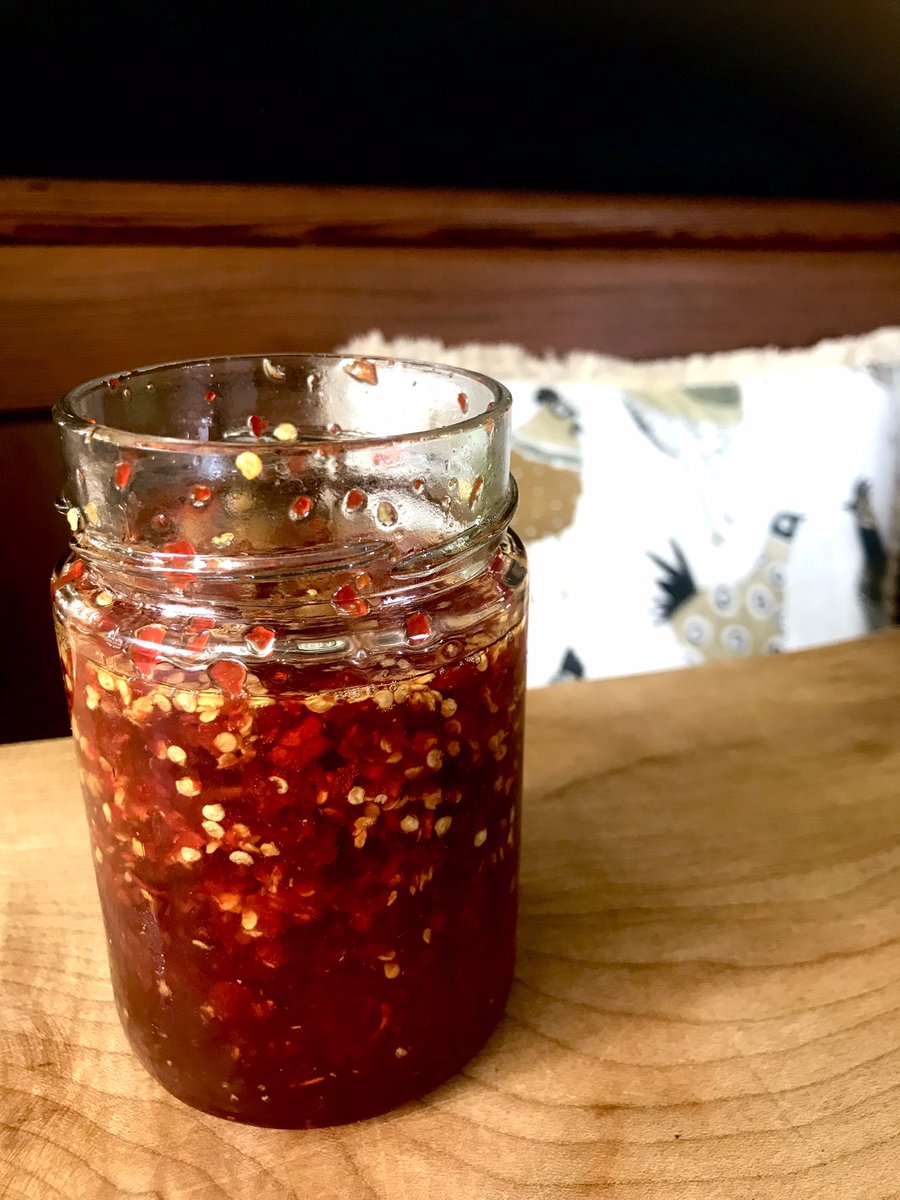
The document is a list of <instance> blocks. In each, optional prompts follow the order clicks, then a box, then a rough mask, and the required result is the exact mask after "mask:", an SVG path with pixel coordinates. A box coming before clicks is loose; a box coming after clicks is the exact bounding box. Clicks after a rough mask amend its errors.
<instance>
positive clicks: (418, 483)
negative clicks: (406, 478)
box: [413, 479, 425, 492]
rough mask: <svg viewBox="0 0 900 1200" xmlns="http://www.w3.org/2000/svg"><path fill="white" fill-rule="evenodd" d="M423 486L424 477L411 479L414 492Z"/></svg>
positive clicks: (420, 489) (419, 490)
mask: <svg viewBox="0 0 900 1200" xmlns="http://www.w3.org/2000/svg"><path fill="white" fill-rule="evenodd" d="M424 487H425V480H424V479H414V480H413V491H414V492H421V491H422V490H423V489H424Z"/></svg>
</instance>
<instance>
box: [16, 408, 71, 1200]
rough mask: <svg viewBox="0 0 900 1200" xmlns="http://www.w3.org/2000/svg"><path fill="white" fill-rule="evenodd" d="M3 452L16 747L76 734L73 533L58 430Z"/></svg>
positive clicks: (27, 437) (23, 438) (30, 432)
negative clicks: (60, 574) (65, 559)
mask: <svg viewBox="0 0 900 1200" xmlns="http://www.w3.org/2000/svg"><path fill="white" fill-rule="evenodd" d="M0 445H2V451H0V461H2V470H0V503H2V506H3V512H4V514H5V517H6V519H5V520H4V522H3V526H2V530H0V555H2V559H3V564H4V570H3V576H4V583H3V600H2V603H0V612H2V618H3V652H2V654H0V742H9V741H18V740H21V739H24V738H33V737H50V736H55V735H59V734H62V733H65V732H66V731H67V729H68V725H69V722H68V717H67V715H66V702H65V696H64V693H63V689H62V679H61V676H60V671H59V662H58V660H57V654H56V641H55V638H54V636H53V623H52V620H51V617H50V572H51V571H52V569H53V566H54V564H55V563H56V561H57V559H58V558H59V557H60V555H61V554H62V553H63V551H64V550H65V547H66V544H67V542H68V540H69V529H68V526H67V525H66V523H65V521H64V520H63V518H62V517H61V516H60V515H59V513H57V512H56V510H55V509H54V507H53V501H54V498H55V497H56V496H58V495H59V492H60V488H61V484H62V469H61V464H60V454H59V447H58V445H57V439H56V430H55V429H54V427H53V425H51V423H50V422H49V421H34V420H29V419H27V418H21V419H16V420H5V421H4V422H3V424H2V425H0ZM2 793H3V785H2V784H0V795H2ZM0 1006H2V1000H0ZM0 1194H2V1193H0Z"/></svg>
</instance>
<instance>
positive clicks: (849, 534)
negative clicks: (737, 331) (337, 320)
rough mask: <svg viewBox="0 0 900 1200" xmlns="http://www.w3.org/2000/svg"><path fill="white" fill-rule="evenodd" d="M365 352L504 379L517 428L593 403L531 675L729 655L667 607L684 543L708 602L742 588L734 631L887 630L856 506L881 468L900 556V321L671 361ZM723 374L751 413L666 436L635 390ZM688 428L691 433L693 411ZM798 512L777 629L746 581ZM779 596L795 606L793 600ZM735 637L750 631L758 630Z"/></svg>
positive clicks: (804, 638) (788, 644) (806, 640)
mask: <svg viewBox="0 0 900 1200" xmlns="http://www.w3.org/2000/svg"><path fill="white" fill-rule="evenodd" d="M347 350H348V352H351V353H353V354H386V355H390V356H396V357H401V356H403V357H414V358H419V359H430V360H439V361H445V362H451V363H453V364H454V365H458V366H463V367H468V368H470V369H477V370H480V371H483V372H485V373H487V374H490V375H493V376H495V377H497V378H499V379H501V380H502V381H503V382H504V383H506V384H507V386H509V387H510V389H511V391H512V393H513V397H514V400H515V404H514V410H513V411H514V425H515V426H521V425H522V424H524V423H525V422H527V421H528V420H529V419H530V417H531V416H532V415H533V414H534V412H535V411H536V404H537V402H536V393H537V390H538V386H544V387H550V388H553V389H554V390H555V391H556V392H557V393H558V394H559V396H560V397H561V398H562V399H563V400H564V401H566V402H568V403H569V404H570V405H571V406H573V407H574V408H575V409H576V411H577V414H578V423H579V425H580V442H581V455H582V461H583V463H584V464H586V469H585V470H584V471H583V473H582V474H583V478H582V494H581V497H580V500H579V503H578V507H577V510H576V514H575V519H574V522H573V524H572V525H571V526H570V527H569V528H568V529H567V530H566V531H565V532H564V533H563V534H562V535H561V536H559V537H549V538H544V539H542V540H541V541H537V542H532V543H531V544H530V545H529V556H530V559H531V578H532V585H531V593H532V610H531V632H530V638H529V655H530V664H529V683H531V684H533V685H535V684H542V683H546V682H549V681H551V680H552V679H553V678H554V677H556V676H557V675H558V674H559V670H560V664H561V662H562V660H563V658H564V656H565V654H566V651H567V650H574V651H575V654H576V655H577V657H578V658H579V659H580V660H581V663H582V664H583V666H584V669H585V673H586V675H587V676H588V677H591V678H595V677H602V676H611V675H620V674H631V673H636V672H641V671H650V670H658V669H664V668H668V667H674V666H678V665H684V664H687V663H691V662H696V661H700V660H701V659H702V658H704V657H715V656H716V654H715V653H711V649H710V647H706V648H699V649H698V647H697V646H696V645H692V644H689V643H688V642H686V641H685V637H684V630H683V629H681V628H680V626H679V619H682V618H683V616H684V613H685V612H686V611H687V608H686V607H681V608H680V609H678V610H676V612H675V613H673V614H672V616H671V618H670V619H668V620H662V621H660V620H658V619H656V617H655V616H654V605H655V603H656V602H657V601H658V600H659V599H660V598H661V597H662V593H661V591H660V587H659V583H658V580H659V578H660V576H661V571H660V568H659V566H658V565H656V564H655V563H654V562H653V561H652V560H651V558H650V555H651V554H654V555H657V556H658V557H659V558H661V559H663V560H665V561H666V562H673V561H674V551H673V549H672V547H671V545H670V543H671V542H672V541H674V542H676V543H677V546H678V548H679V549H680V551H681V552H682V553H683V555H684V559H685V560H686V562H687V564H688V566H689V570H690V574H691V576H692V578H693V580H694V583H695V584H696V591H697V601H696V602H697V603H700V604H702V603H704V602H705V600H704V598H705V597H706V598H709V597H712V596H713V594H714V593H713V589H714V588H715V586H716V585H717V584H726V585H728V587H729V588H730V589H732V591H733V592H734V595H735V597H737V599H736V601H735V602H736V603H738V604H739V605H741V608H740V612H739V614H738V615H737V616H735V617H734V618H728V621H729V622H730V624H729V629H730V628H731V625H732V624H733V625H736V626H737V628H738V629H739V630H745V631H746V633H747V637H748V639H749V640H748V641H747V643H746V645H747V646H752V648H753V649H754V650H760V649H761V648H762V647H763V646H766V647H769V648H771V647H774V646H775V645H776V644H780V645H782V646H783V648H784V649H787V650H789V649H796V648H800V647H806V646H813V645H818V644H821V643H824V642H829V641H835V640H842V639H844V638H850V637H855V636H860V635H861V634H863V633H865V632H866V631H867V630H868V629H869V628H871V627H872V620H873V614H872V606H871V604H869V605H868V606H867V605H866V602H865V599H864V597H863V595H862V592H861V580H862V578H863V575H864V572H865V569H866V558H865V555H864V551H863V546H862V542H861V537H860V531H859V529H858V528H857V521H856V518H855V516H854V513H853V512H852V511H850V510H848V508H847V503H848V501H850V500H851V498H852V497H853V495H854V489H855V487H856V486H857V484H858V482H859V481H860V480H866V481H868V483H869V484H870V485H871V500H872V507H873V509H874V517H875V524H876V527H877V531H878V534H879V535H880V537H881V539H882V541H883V542H884V543H885V544H886V546H887V547H888V549H889V550H890V551H891V552H892V557H895V556H894V555H893V550H894V547H895V544H896V541H897V536H896V525H897V521H896V518H895V508H896V507H897V497H898V492H900V489H898V486H897V480H898V467H897V445H898V409H897V404H898V398H897V395H896V394H895V387H894V380H895V378H896V375H895V374H894V373H893V372H892V371H891V370H885V369H884V365H885V364H893V363H900V330H897V329H885V330H881V331H879V332H877V333H873V334H870V335H868V336H867V337H864V338H858V339H844V340H840V341H832V342H826V343H822V344H821V345H819V346H817V347H814V348H812V349H810V350H795V351H787V352H782V351H775V350H759V351H755V350H746V351H738V352H736V353H734V354H728V355H713V356H708V357H701V356H696V357H692V358H689V359H683V360H677V361H669V362H657V363H629V362H626V361H624V360H620V359H610V358H603V357H600V356H596V355H588V354H572V355H569V356H567V357H566V358H563V359H557V358H554V357H550V356H548V357H545V358H534V357H532V356H529V355H527V354H525V352H523V351H521V350H520V349H517V348H515V347H508V346H501V347H491V346H467V347H455V348H454V347H445V346H443V345H442V344H441V343H438V342H423V341H422V340H419V339H417V340H415V341H407V340H402V339H401V340H392V341H390V342H388V341H385V340H384V339H383V338H381V336H380V335H378V334H370V335H367V336H366V337H365V338H360V339H355V340H354V341H353V342H352V343H351V345H350V346H349V347H347ZM723 383H737V384H738V385H739V387H740V419H739V420H738V421H736V422H735V423H734V425H733V426H731V427H728V428H718V427H714V426H713V425H712V424H711V423H709V422H700V423H699V425H697V424H695V425H693V426H692V427H691V429H692V431H693V434H694V436H693V437H690V436H689V437H687V438H686V439H685V438H681V440H680V441H679V439H678V437H676V439H675V441H674V442H673V443H672V445H663V446H662V448H661V444H660V442H659V441H658V440H655V439H654V438H652V437H650V436H648V434H647V432H646V430H645V429H643V428H642V427H641V424H640V423H639V422H636V421H635V419H634V417H633V415H632V413H631V411H630V410H629V406H628V402H627V401H628V397H629V396H630V395H633V393H635V392H641V391H642V392H646V393H653V392H654V391H657V390H658V389H670V388H678V387H683V386H685V385H690V386H696V385H719V384H723ZM672 424H673V428H674V429H675V433H676V434H678V427H677V426H678V421H677V420H676V421H674V422H673V423H672ZM688 425H690V423H688ZM707 426H708V428H706V427H707ZM707 435H710V436H707ZM781 511H785V512H790V513H796V514H799V515H801V516H802V517H803V520H802V522H801V523H800V524H799V526H798V527H797V531H796V534H795V535H794V537H793V538H792V539H791V541H790V542H789V543H787V542H784V543H781V542H779V540H778V538H776V539H775V542H774V543H772V545H775V546H776V551H777V552H778V553H780V552H782V551H783V552H784V555H785V564H786V571H787V580H788V582H787V585H786V588H787V590H786V596H785V597H784V603H783V609H784V612H783V633H779V634H778V636H777V637H776V638H768V637H767V636H764V634H763V633H762V632H761V631H763V630H764V626H763V624H762V623H761V621H760V620H757V619H756V617H755V615H754V614H753V613H752V612H751V611H750V609H749V608H748V607H747V606H746V605H747V604H748V603H749V601H746V597H745V592H746V589H747V587H750V586H754V587H755V586H756V585H757V583H758V582H759V580H761V579H762V576H761V575H759V571H760V570H761V568H759V567H758V560H759V557H760V555H761V554H763V553H765V552H766V548H767V546H769V545H770V543H769V528H770V525H771V523H772V521H773V518H774V517H775V515H776V514H777V513H779V512H781ZM766 569H768V568H766ZM888 582H889V581H888ZM766 586H768V585H766ZM763 590H764V591H765V588H763ZM766 594H767V595H768V592H766ZM715 595H716V596H717V597H718V596H719V593H715ZM775 602H777V604H778V606H779V607H781V606H782V601H781V598H780V596H778V597H776V601H775ZM704 619H705V618H704ZM713 621H714V623H716V622H717V621H718V618H717V616H716V615H715V614H713ZM770 632H771V631H770ZM718 636H719V626H718V624H716V637H718ZM733 636H734V637H735V638H736V641H737V642H738V643H739V644H740V642H741V637H743V636H744V635H743V634H738V635H733ZM722 637H723V638H724V637H725V634H724V633H723V634H722ZM722 645H724V642H722ZM716 646H717V647H718V652H719V654H720V655H721V653H722V650H721V646H720V644H719V643H718V642H716ZM745 648H746V647H745V646H744V645H742V644H740V645H739V649H738V650H737V651H736V653H744V652H745Z"/></svg>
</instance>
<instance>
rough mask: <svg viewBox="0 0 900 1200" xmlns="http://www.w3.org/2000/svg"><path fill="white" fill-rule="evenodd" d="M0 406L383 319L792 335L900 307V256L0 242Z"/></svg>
mask: <svg viewBox="0 0 900 1200" xmlns="http://www.w3.org/2000/svg"><path fill="white" fill-rule="evenodd" d="M0 281H2V283H0V345H2V347H3V351H2V354H0V407H3V408H6V409H13V408H15V409H25V408H40V407H43V406H46V405H47V404H49V403H50V402H51V401H52V400H54V399H55V398H56V396H57V395H59V394H60V393H61V392H62V391H63V390H65V389H66V388H68V387H70V386H72V385H74V384H75V383H78V382H80V381H81V380H83V379H88V378H91V377H93V376H95V375H98V374H102V373H104V372H107V371H113V370H121V369H124V368H128V367H135V366H140V365H143V364H145V363H152V362H158V361H164V360H170V359H175V358H182V357H185V358H186V357H194V356H201V357H202V356H205V355H210V354H228V353H239V352H252V351H261V352H265V351H270V350H279V351H289V350H310V349H328V348H331V347H334V346H335V345H337V344H339V343H340V342H342V341H343V340H345V339H346V338H348V337H350V336H352V335H354V334H359V333H363V332H366V331H367V330H369V329H371V328H372V327H375V326H377V327H380V328H381V329H383V330H384V331H385V332H386V333H387V334H395V335H398V334H408V335H422V336H438V337H442V338H444V339H445V340H448V341H450V342H461V341H467V340H472V341H486V342H498V341H500V342H502V341H514V342H520V343H521V344H523V345H525V346H526V347H528V348H529V349H531V350H533V351H537V352H540V351H543V350H545V349H553V350H559V351H564V350H568V349H572V348H580V349H592V350H599V351H604V352H608V353H613V354H620V355H627V356H635V357H649V356H658V355H677V354H687V353H691V352H694V351H715V350H724V349H729V348H733V347H737V346H741V345H754V344H755V345H765V344H775V345H783V346H789V345H802V344H805V343H809V342H813V341H815V340H817V339H818V338H822V337H827V336H834V335H840V334H852V333H863V332H865V331H867V330H869V329H871V328H873V327H875V326H878V325H881V324H884V323H887V322H889V321H891V320H892V319H896V318H897V317H900V252H898V253H893V254H882V255H870V254H866V253H855V254H841V255H828V254H820V253H800V252H795V253H794V254H791V255H781V254H770V253H766V252H761V251H760V252H750V251H743V252H739V251H727V252H726V251H722V252H713V251H703V252H688V251H655V252H642V253H638V252H617V251H577V252H576V251H560V252H554V253H550V252H547V251H532V252H524V251H512V250H494V251H489V252H487V251H474V250H462V249H459V250H437V249H435V250H425V249H383V248H381V249H362V248H360V249H349V248H343V249H336V248H313V247H299V248H294V249H285V248H272V247H268V248H264V249H251V248H247V247H206V248H193V249H192V248H188V247H159V248H150V247H101V248H94V247H41V246H7V247H0Z"/></svg>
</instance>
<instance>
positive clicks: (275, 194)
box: [0, 179, 900, 251]
mask: <svg viewBox="0 0 900 1200" xmlns="http://www.w3.org/2000/svg"><path fill="white" fill-rule="evenodd" d="M0 242H9V243H18V244H22V243H29V242H31V243H39V244H41V245H50V244H69V245H71V244H84V245H109V244H129V245H188V246H197V245H245V246H246V245H254V246H262V245H270V246H285V245H317V246H359V245H366V246H371V245H380V246H397V245H403V246H412V245H419V246H431V247H437V246H443V247H448V246H469V247H475V246H478V247H482V248H485V249H486V248H489V247H493V248H500V247H511V246H519V247H532V248H535V247H549V248H553V249H564V248H566V247H569V248H582V249H587V248H595V249H597V248H607V249H608V248H618V249H653V248H657V249H659V248H682V249H684V248H694V249H702V248H706V249H724V248H731V249H742V248H743V249H752V248H756V249H762V248H768V249H772V250H781V251H785V250H791V249H807V250H811V249H818V250H842V251H847V250H854V249H855V250H890V249H894V250H897V249H898V248H900V204H847V203H820V202H813V201H805V200H716V199H697V198H686V197H683V198H675V197H657V198H651V197H640V196H566V195H559V194H551V193H539V192H538V193H535V192H526V193H515V192H499V191H466V190H463V189H452V188H451V189H440V190H439V189H436V188H421V189H402V188H370V187H367V188H360V187H358V188H339V187H308V186H304V187H296V186H293V187H291V186H279V187H272V186H261V185H254V186H247V185H236V184H196V183H191V184H184V183H159V182H146V183H132V182H122V181H113V180H66V179H53V180H51V179H0Z"/></svg>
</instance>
